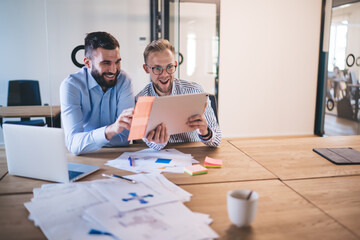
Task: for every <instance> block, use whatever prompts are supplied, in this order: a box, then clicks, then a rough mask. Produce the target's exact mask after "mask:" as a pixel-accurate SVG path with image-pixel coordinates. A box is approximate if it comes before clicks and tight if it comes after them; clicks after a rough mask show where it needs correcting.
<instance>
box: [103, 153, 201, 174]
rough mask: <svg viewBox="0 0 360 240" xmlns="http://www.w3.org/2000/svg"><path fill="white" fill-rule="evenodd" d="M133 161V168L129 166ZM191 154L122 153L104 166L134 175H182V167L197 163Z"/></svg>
mask: <svg viewBox="0 0 360 240" xmlns="http://www.w3.org/2000/svg"><path fill="white" fill-rule="evenodd" d="M129 157H131V158H132V159H133V166H130V164H129V161H128V159H129ZM198 162H199V161H197V160H195V159H194V158H193V157H192V155H191V154H185V153H182V152H180V151H178V150H176V149H165V150H161V151H156V150H153V149H144V150H141V151H137V152H124V153H123V154H121V155H120V156H119V157H118V158H116V159H114V160H110V161H108V162H107V163H106V164H105V165H108V166H111V167H115V168H118V169H122V170H126V171H129V172H134V173H143V172H148V173H162V172H172V173H184V167H187V166H191V165H192V164H193V163H198Z"/></svg>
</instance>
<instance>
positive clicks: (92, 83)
mask: <svg viewBox="0 0 360 240" xmlns="http://www.w3.org/2000/svg"><path fill="white" fill-rule="evenodd" d="M85 68H86V70H87V76H88V86H89V90H90V89H93V88H95V87H96V86H98V87H99V88H101V87H100V85H99V84H98V83H97V82H96V80H95V78H94V77H93V76H92V75H91V70H90V69H89V68H87V67H85Z"/></svg>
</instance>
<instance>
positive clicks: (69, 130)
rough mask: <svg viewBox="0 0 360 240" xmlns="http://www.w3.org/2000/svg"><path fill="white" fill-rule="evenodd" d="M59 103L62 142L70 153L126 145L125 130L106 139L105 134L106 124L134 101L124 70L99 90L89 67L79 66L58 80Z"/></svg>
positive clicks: (126, 133) (126, 135) (127, 132)
mask: <svg viewBox="0 0 360 240" xmlns="http://www.w3.org/2000/svg"><path fill="white" fill-rule="evenodd" d="M60 102H61V119H62V126H63V129H64V132H65V143H66V147H67V148H68V150H69V151H70V152H71V153H73V154H75V155H79V154H82V153H86V152H90V151H96V150H98V149H100V148H101V147H103V146H109V147H111V146H126V145H128V144H129V141H128V135H129V131H128V130H126V129H125V130H124V131H122V132H121V133H119V134H117V135H115V136H114V137H113V138H112V139H110V141H109V140H107V139H106V137H105V128H106V126H108V125H111V124H113V123H114V122H115V120H116V119H117V118H118V116H119V115H120V114H121V113H122V111H123V110H124V109H127V108H132V107H134V104H135V100H134V93H133V88H132V82H131V79H130V78H129V76H128V75H127V74H126V73H125V72H124V71H120V74H119V76H118V81H117V83H116V85H115V86H114V87H112V88H109V89H108V90H107V91H106V92H103V90H102V89H101V87H100V85H99V84H98V83H97V82H96V80H95V79H94V78H93V76H92V75H91V72H90V69H88V68H87V67H83V68H82V69H81V70H80V71H78V72H77V73H74V74H71V75H70V76H69V77H67V78H66V79H65V80H64V81H63V82H62V83H61V86H60Z"/></svg>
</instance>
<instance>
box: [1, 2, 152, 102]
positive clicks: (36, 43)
mask: <svg viewBox="0 0 360 240" xmlns="http://www.w3.org/2000/svg"><path fill="white" fill-rule="evenodd" d="M138 6H141V8H139V7H138ZM149 7H150V6H149V3H148V0H133V1H118V0H102V1H97V0H61V1H58V0H32V1H28V0H1V2H0V31H1V44H0V52H1V53H2V56H3V57H1V58H0V68H1V69H0V84H1V85H0V87H1V90H0V93H1V97H0V105H6V102H7V82H8V80H11V79H21V78H23V79H38V80H39V81H40V88H41V96H42V102H43V103H49V104H52V105H59V104H60V99H59V86H60V83H61V81H62V80H63V79H64V78H65V77H66V76H68V75H69V74H71V73H74V72H76V71H78V70H79V68H78V67H76V66H75V65H74V64H73V63H72V61H71V52H72V50H73V48H74V47H76V46H77V45H81V44H84V37H85V35H86V33H89V32H91V31H107V32H110V33H111V34H113V35H114V36H115V38H117V39H118V41H119V43H120V53H121V57H122V59H123V61H122V68H123V69H124V70H125V71H126V72H128V73H129V75H130V76H131V77H132V79H133V83H134V92H135V93H137V92H139V91H140V90H141V89H142V88H143V86H144V85H145V84H146V83H148V81H149V77H148V75H147V74H145V72H144V71H143V69H142V64H143V57H142V52H143V50H144V48H145V46H146V44H147V43H149V42H150V10H149ZM140 37H145V38H146V39H147V41H146V42H140V41H139V38H140ZM47 40H48V41H47ZM47 44H48V45H47ZM79 55H80V56H79ZM77 57H78V59H79V60H81V61H82V59H83V51H81V52H79V54H78V56H77ZM81 63H82V62H81Z"/></svg>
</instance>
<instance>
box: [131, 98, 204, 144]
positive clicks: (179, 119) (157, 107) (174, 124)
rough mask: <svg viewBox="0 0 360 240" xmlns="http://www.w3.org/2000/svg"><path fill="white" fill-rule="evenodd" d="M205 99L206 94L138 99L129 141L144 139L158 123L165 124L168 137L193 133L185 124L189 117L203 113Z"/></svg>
mask: <svg viewBox="0 0 360 240" xmlns="http://www.w3.org/2000/svg"><path fill="white" fill-rule="evenodd" d="M207 98H208V94H207V93H197V94H185V95H172V96H163V97H147V96H144V97H139V98H138V101H137V103H136V106H135V109H134V115H133V119H132V123H131V128H130V133H129V140H136V139H142V138H144V137H146V136H147V134H148V133H149V132H150V131H151V130H153V129H154V128H156V127H157V126H158V125H159V124H160V123H165V124H166V128H167V131H168V133H169V134H170V135H171V134H176V133H183V132H190V131H193V130H192V129H191V128H190V127H189V126H187V125H186V122H187V120H188V118H189V117H191V116H194V115H197V114H199V115H202V114H203V113H204V111H205V107H206V104H207Z"/></svg>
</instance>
